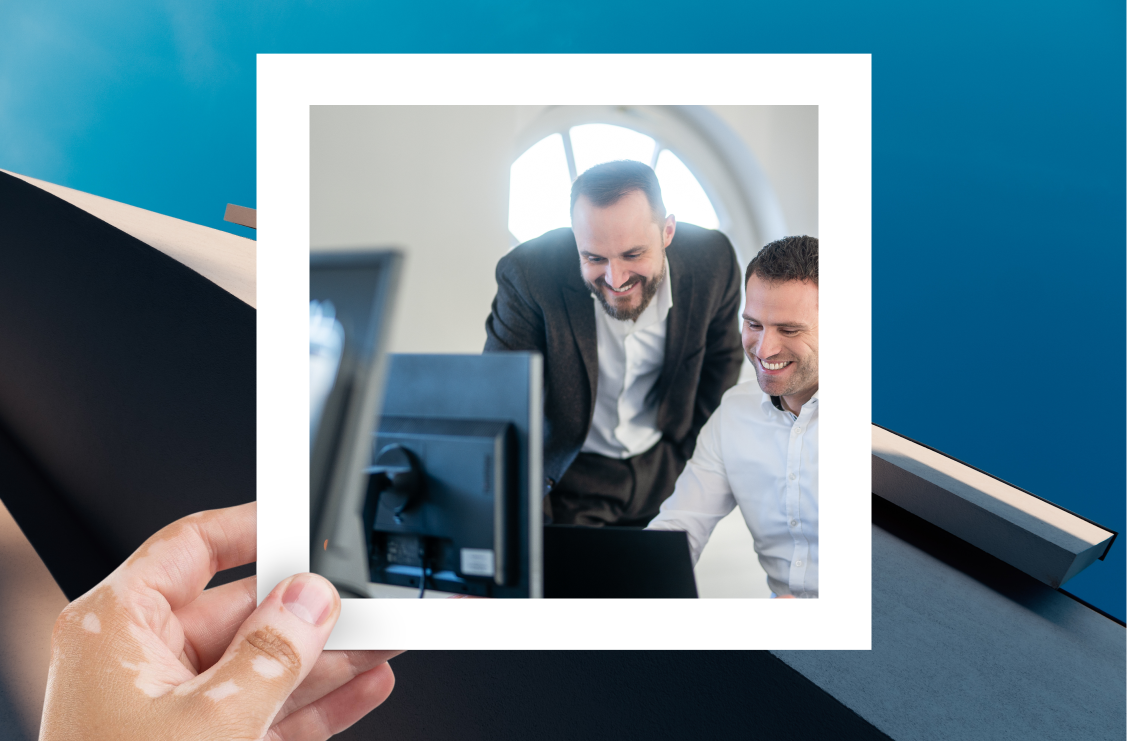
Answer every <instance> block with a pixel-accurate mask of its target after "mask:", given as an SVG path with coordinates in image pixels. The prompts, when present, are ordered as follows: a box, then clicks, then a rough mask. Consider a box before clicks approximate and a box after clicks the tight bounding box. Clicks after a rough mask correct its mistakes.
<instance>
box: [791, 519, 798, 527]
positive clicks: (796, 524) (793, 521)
mask: <svg viewBox="0 0 1127 741" xmlns="http://www.w3.org/2000/svg"><path fill="white" fill-rule="evenodd" d="M790 526H791V527H798V520H791V521H790Z"/></svg>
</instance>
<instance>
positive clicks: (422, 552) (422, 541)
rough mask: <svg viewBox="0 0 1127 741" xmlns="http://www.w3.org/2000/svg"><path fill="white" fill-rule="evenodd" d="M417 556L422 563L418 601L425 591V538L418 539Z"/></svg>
mask: <svg viewBox="0 0 1127 741" xmlns="http://www.w3.org/2000/svg"><path fill="white" fill-rule="evenodd" d="M419 555H420V556H421V557H422V562H423V568H422V574H421V575H420V576H419V599H422V598H423V593H424V592H426V589H427V542H426V539H425V538H420V539H419Z"/></svg>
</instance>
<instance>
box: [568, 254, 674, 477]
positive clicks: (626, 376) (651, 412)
mask: <svg viewBox="0 0 1127 741" xmlns="http://www.w3.org/2000/svg"><path fill="white" fill-rule="evenodd" d="M671 282H672V276H671V275H670V273H669V260H668V258H666V260H665V279H664V280H662V281H661V284H660V285H659V286H658V289H657V293H656V294H654V298H653V300H652V301H650V305H649V306H647V307H646V309H645V311H643V312H642V314H641V316H639V317H638V318H637V319H636V320H634V321H629V320H627V321H623V320H620V319H614V318H612V317H611V316H610V315H609V314H607V312H606V310H605V309H603V307H602V305H601V304H600V303H599V299H598V297H597V296H595V295H593V294H592V297H591V298H592V301H593V302H594V306H593V309H594V312H595V331H596V334H597V344H598V353H599V378H598V388H597V392H596V394H595V413H594V416H593V417H592V419H591V428H590V430H589V431H588V433H587V439H586V440H585V441H584V442H583V447H582V451H583V452H584V453H598V454H599V455H603V456H606V457H608V458H630V457H632V456H635V455H640V454H641V453H644V452H646V451H647V450H649V449H650V448H652V447H653V446H654V445H655V444H656V443H657V441H658V440H660V439H661V432H660V431H659V430H658V429H657V405H656V404H652V403H647V401H646V397H647V396H648V395H649V393H650V391H651V390H652V389H653V387H654V384H655V383H656V382H657V378H658V376H659V375H661V368H662V365H663V364H664V362H665V334H666V324H667V319H668V317H669V310H670V309H671V308H672V307H673V289H672V288H671V286H670V284H671Z"/></svg>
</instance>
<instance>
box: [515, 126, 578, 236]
mask: <svg viewBox="0 0 1127 741" xmlns="http://www.w3.org/2000/svg"><path fill="white" fill-rule="evenodd" d="M570 206H571V174H570V173H569V172H568V169H567V155H566V154H565V153H564V145H563V137H562V136H561V135H560V134H552V135H551V136H548V137H545V138H544V139H541V140H540V141H538V142H537V143H536V144H533V145H532V147H530V148H529V149H528V151H527V152H525V153H524V154H522V155H521V156H520V159H518V160H517V161H516V162H514V163H513V166H512V169H511V170H509V231H510V232H512V234H513V236H514V237H516V238H517V239H518V240H520V241H521V242H527V241H528V240H530V239H534V238H535V237H539V236H540V235H541V234H543V233H544V232H546V231H549V230H551V229H558V228H559V227H561V226H571V213H570Z"/></svg>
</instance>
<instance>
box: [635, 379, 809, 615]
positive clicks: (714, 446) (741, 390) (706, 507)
mask: <svg viewBox="0 0 1127 741" xmlns="http://www.w3.org/2000/svg"><path fill="white" fill-rule="evenodd" d="M800 411H801V413H800V414H799V415H798V416H797V417H795V415H793V414H791V413H790V412H787V411H783V410H781V409H778V408H776V407H775V405H774V403H773V402H772V400H771V397H770V396H768V395H767V394H765V393H763V391H762V390H761V389H760V388H759V384H758V383H757V382H756V381H754V380H751V381H747V382H745V383H741V384H740V385H738V386H736V387H735V388H733V389H730V390H729V391H728V393H726V394H725V395H724V399H723V401H721V403H720V407H719V408H718V409H717V410H716V411H715V412H714V413H713V415H712V416H711V417H710V418H709V420H708V422H706V423H705V425H704V427H703V428H702V429H701V431H700V436H699V437H698V438H697V445H696V449H695V450H694V452H693V457H692V459H691V460H690V461H689V462H688V464H687V465H686V466H685V470H684V472H683V473H682V474H681V477H680V478H678V479H677V486H676V488H675V489H674V491H673V496H671V497H670V498H669V499H667V500H666V501H665V502H664V503H663V504H662V505H661V512H660V513H659V514H658V516H657V517H655V518H654V519H653V521H652V522H651V523H650V524H649V528H650V529H655V530H684V531H686V532H687V533H688V535H689V547H690V549H691V551H692V556H693V563H694V564H696V562H697V559H699V558H700V554H701V551H703V550H704V546H705V544H706V543H707V542H708V538H709V536H710V535H711V534H712V529H713V528H714V527H716V524H717V523H718V522H720V520H721V519H723V518H724V516H725V515H727V514H728V513H729V512H731V511H732V508H734V507H735V506H736V505H739V508H740V512H741V514H742V515H743V518H744V522H746V523H747V528H748V530H750V531H751V535H752V538H754V540H755V552H756V553H757V554H758V555H759V563H760V564H761V565H762V566H763V570H764V571H766V572H767V583H768V584H769V585H770V587H771V591H772V592H774V593H775V594H779V595H787V594H789V595H794V596H795V597H817V596H818V394H817V393H815V394H814V396H813V397H812V398H811V399H810V401H808V402H806V403H805V404H804V405H803V406H802V409H801V410H800Z"/></svg>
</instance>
